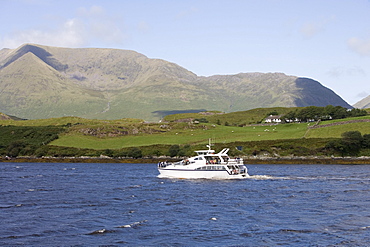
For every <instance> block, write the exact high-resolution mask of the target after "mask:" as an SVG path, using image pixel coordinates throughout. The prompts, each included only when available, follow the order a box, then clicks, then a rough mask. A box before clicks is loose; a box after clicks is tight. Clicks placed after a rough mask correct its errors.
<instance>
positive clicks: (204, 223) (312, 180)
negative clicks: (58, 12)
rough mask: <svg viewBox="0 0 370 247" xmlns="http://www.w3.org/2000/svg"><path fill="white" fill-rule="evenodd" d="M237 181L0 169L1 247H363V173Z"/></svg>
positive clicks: (367, 218) (257, 173) (63, 168)
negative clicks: (278, 246)
mask: <svg viewBox="0 0 370 247" xmlns="http://www.w3.org/2000/svg"><path fill="white" fill-rule="evenodd" d="M248 169H249V173H250V175H251V177H250V178H248V179H245V180H229V181H225V180H183V179H163V178H162V179H161V178H157V175H158V172H157V170H156V165H155V164H55V163H53V164H49V163H48V164H45V163H42V164H41V163H0V191H1V197H0V222H1V224H0V245H2V246H17V245H20V246H22V245H26V246H75V245H77V246H99V245H110V246H276V245H283V246H368V244H369V242H370V165H248Z"/></svg>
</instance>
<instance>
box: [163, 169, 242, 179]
mask: <svg viewBox="0 0 370 247" xmlns="http://www.w3.org/2000/svg"><path fill="white" fill-rule="evenodd" d="M158 171H159V173H160V174H159V175H158V177H159V178H180V179H181V178H183V179H245V178H247V177H249V175H248V174H247V173H243V174H229V173H228V172H227V171H226V170H215V171H204V170H188V169H158Z"/></svg>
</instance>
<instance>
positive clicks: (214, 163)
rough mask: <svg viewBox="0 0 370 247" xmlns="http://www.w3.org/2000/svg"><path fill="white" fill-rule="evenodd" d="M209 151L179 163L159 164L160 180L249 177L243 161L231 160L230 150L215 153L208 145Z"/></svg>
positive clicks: (198, 153)
mask: <svg viewBox="0 0 370 247" xmlns="http://www.w3.org/2000/svg"><path fill="white" fill-rule="evenodd" d="M207 147H208V150H198V151H195V152H196V153H197V155H196V156H194V157H190V158H187V159H184V160H181V161H179V162H174V163H172V162H171V163H167V162H160V163H158V171H159V173H160V174H159V175H158V177H160V178H189V179H196V178H205V179H243V178H247V177H249V175H248V173H247V167H246V166H245V165H244V164H243V159H241V158H235V159H231V158H230V157H229V156H228V154H227V152H228V151H229V148H224V149H222V150H221V151H220V152H218V153H215V151H214V150H211V146H210V145H207Z"/></svg>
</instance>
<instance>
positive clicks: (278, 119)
mask: <svg viewBox="0 0 370 247" xmlns="http://www.w3.org/2000/svg"><path fill="white" fill-rule="evenodd" d="M265 123H281V115H270V116H268V117H267V118H265Z"/></svg>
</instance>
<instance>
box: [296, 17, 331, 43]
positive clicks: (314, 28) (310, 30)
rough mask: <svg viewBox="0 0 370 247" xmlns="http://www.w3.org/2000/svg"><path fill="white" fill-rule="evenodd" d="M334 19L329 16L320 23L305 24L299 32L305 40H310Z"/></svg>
mask: <svg viewBox="0 0 370 247" xmlns="http://www.w3.org/2000/svg"><path fill="white" fill-rule="evenodd" d="M334 19H335V16H330V17H327V18H325V19H322V20H320V21H312V22H306V23H305V24H303V26H302V27H301V29H300V32H301V33H302V34H303V36H304V37H306V38H312V37H314V36H316V35H317V34H319V33H321V32H323V31H324V30H325V28H326V26H327V25H328V24H329V23H330V22H332V21H333V20H334Z"/></svg>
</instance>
